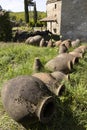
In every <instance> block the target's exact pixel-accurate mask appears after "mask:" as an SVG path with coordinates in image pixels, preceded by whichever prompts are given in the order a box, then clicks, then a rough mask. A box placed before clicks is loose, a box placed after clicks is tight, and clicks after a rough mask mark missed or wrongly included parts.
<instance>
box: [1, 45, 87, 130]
mask: <svg viewBox="0 0 87 130" xmlns="http://www.w3.org/2000/svg"><path fill="white" fill-rule="evenodd" d="M57 50H58V49H57V48H40V47H35V46H29V45H26V44H22V43H20V44H18V43H15V44H13V43H0V91H1V89H2V87H3V84H4V82H6V81H8V80H9V79H11V78H14V77H17V76H19V75H32V74H33V63H34V59H35V58H36V57H39V58H40V60H41V62H42V64H43V65H44V64H45V63H46V62H47V61H48V60H50V59H52V58H53V57H55V56H56V55H57V54H58V51H57ZM41 71H43V72H46V71H47V70H45V69H44V68H43V69H42V70H41ZM70 78H71V80H70V81H68V82H65V85H66V91H65V93H64V94H63V95H62V96H61V97H55V103H56V114H55V115H54V118H53V120H52V122H51V123H50V124H47V125H45V124H42V123H40V122H33V123H32V122H31V121H30V122H27V123H26V127H25V128H24V127H23V126H22V125H21V124H19V123H17V122H15V121H14V120H13V119H11V118H10V117H9V115H8V114H7V113H6V112H5V110H4V108H3V105H2V101H1V96H0V130H87V53H85V55H84V58H83V59H80V61H79V63H78V64H77V65H74V69H73V71H72V73H71V74H70ZM14 109H15V108H14Z"/></svg>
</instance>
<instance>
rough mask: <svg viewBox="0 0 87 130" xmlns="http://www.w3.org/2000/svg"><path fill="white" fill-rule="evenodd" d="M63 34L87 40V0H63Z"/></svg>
mask: <svg viewBox="0 0 87 130" xmlns="http://www.w3.org/2000/svg"><path fill="white" fill-rule="evenodd" d="M61 34H62V36H63V39H67V38H71V39H76V38H80V39H81V40H82V41H87V0H62V16H61Z"/></svg>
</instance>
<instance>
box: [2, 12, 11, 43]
mask: <svg viewBox="0 0 87 130" xmlns="http://www.w3.org/2000/svg"><path fill="white" fill-rule="evenodd" d="M11 38H12V25H11V21H10V17H9V12H7V11H4V10H1V11H0V41H5V42H7V41H11Z"/></svg>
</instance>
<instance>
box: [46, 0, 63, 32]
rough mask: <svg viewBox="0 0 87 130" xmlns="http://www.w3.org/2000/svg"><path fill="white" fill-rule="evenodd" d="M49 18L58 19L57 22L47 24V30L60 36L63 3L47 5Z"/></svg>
mask: <svg viewBox="0 0 87 130" xmlns="http://www.w3.org/2000/svg"><path fill="white" fill-rule="evenodd" d="M47 17H52V18H54V17H56V19H57V22H52V23H51V22H47V29H48V30H50V31H52V33H55V34H60V26H61V1H53V2H50V3H49V2H48V3H47ZM51 24H52V25H51ZM51 27H52V29H51Z"/></svg>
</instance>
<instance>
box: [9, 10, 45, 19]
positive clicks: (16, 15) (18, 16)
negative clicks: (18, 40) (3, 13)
mask: <svg viewBox="0 0 87 130" xmlns="http://www.w3.org/2000/svg"><path fill="white" fill-rule="evenodd" d="M37 13H38V15H37V16H38V18H37V19H38V20H40V19H42V18H44V17H46V13H45V12H40V11H37ZM33 15H34V14H33V12H32V11H31V12H29V18H30V21H33ZM10 16H11V17H12V18H13V19H15V20H17V21H20V19H22V20H23V21H25V16H24V12H11V13H10Z"/></svg>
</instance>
